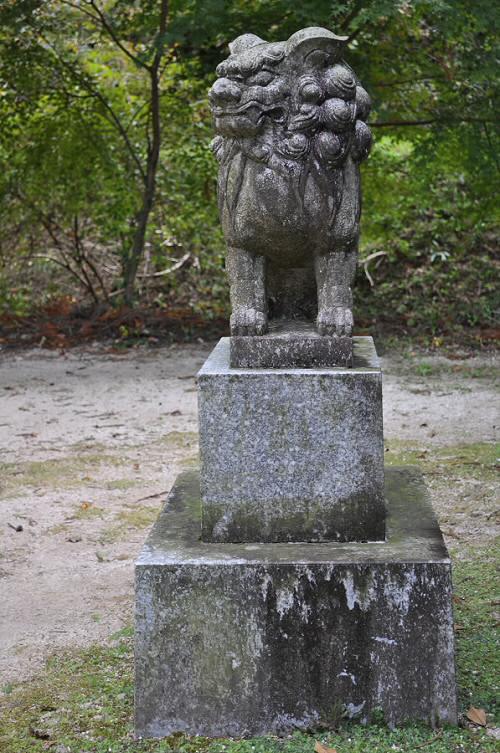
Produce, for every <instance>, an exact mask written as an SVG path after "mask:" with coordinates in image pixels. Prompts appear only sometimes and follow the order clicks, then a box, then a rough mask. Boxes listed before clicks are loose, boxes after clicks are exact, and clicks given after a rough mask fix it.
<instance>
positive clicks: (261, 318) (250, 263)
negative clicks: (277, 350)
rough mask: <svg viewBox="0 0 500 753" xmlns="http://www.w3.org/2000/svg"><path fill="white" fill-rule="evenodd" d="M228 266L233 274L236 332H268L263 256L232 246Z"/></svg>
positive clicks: (232, 296) (231, 321) (234, 329)
mask: <svg viewBox="0 0 500 753" xmlns="http://www.w3.org/2000/svg"><path fill="white" fill-rule="evenodd" d="M226 268H227V272H228V277H229V285H230V296H231V308H232V314H231V319H230V326H231V334H232V335H263V334H265V333H266V332H267V296H266V267H265V259H264V257H263V256H257V255H256V254H252V253H249V252H248V251H245V250H244V249H242V248H235V247H234V246H230V247H229V248H228V250H227V259H226Z"/></svg>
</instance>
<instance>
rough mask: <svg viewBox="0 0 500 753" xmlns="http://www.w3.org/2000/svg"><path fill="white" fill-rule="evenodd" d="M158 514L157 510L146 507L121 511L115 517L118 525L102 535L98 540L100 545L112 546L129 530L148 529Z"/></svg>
mask: <svg viewBox="0 0 500 753" xmlns="http://www.w3.org/2000/svg"><path fill="white" fill-rule="evenodd" d="M158 512H159V510H158V508H156V507H147V506H146V505H144V506H142V507H135V508H134V509H132V510H122V511H121V512H119V513H118V514H117V515H116V516H115V519H116V520H119V521H120V523H119V524H118V525H115V526H112V527H111V528H109V529H108V530H107V531H106V532H105V533H103V535H102V536H101V537H100V539H99V540H100V543H101V544H113V543H115V542H116V541H119V540H120V539H122V538H124V537H125V536H126V535H127V531H128V530H129V529H130V528H148V526H150V525H151V524H152V523H154V521H155V520H156V518H157V517H158Z"/></svg>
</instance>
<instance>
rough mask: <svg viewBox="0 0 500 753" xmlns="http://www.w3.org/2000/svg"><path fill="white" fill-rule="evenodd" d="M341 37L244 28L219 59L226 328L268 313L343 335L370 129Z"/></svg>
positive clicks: (215, 102)
mask: <svg viewBox="0 0 500 753" xmlns="http://www.w3.org/2000/svg"><path fill="white" fill-rule="evenodd" d="M346 43H347V38H346V37H338V36H336V35H335V34H332V33H331V32H330V31H328V30H327V29H321V28H308V29H303V30H302V31H299V32H297V33H296V34H293V35H292V36H291V37H290V39H288V41H286V42H273V43H269V42H265V41H264V40H262V39H260V37H257V36H255V35H254V34H244V35H242V36H240V37H238V38H237V39H236V40H235V41H234V42H233V43H232V44H230V45H229V48H230V52H231V54H230V55H229V57H228V58H227V59H226V60H224V61H223V62H222V63H220V65H219V66H218V67H217V74H218V76H219V78H218V79H217V81H216V82H215V83H214V85H213V86H212V88H211V90H210V95H209V96H210V104H211V108H212V112H213V115H214V120H215V129H216V131H217V134H218V135H217V136H216V138H215V139H214V141H213V142H212V147H213V150H214V153H215V155H216V157H217V159H218V160H219V163H220V169H219V184H218V189H219V190H218V193H219V211H220V217H221V222H222V226H223V230H224V235H225V238H226V242H227V247H228V252H227V271H228V274H229V282H230V288H231V305H232V315H231V334H232V335H260V334H264V333H265V332H266V331H267V328H268V318H269V317H273V318H274V317H275V318H292V319H293V318H295V319H296V318H305V319H313V318H316V322H317V328H318V331H319V333H320V334H322V335H335V334H337V335H350V334H351V330H352V324H353V318H352V293H351V284H352V281H353V278H354V273H355V269H356V260H357V244H358V235H359V218H360V211H361V205H360V179H359V163H360V162H361V160H363V159H364V158H365V157H366V156H367V155H368V152H369V150H370V145H371V134H370V129H369V128H368V126H367V125H366V123H365V120H366V119H367V117H368V113H369V110H370V98H369V96H368V94H367V93H366V91H365V90H364V89H363V88H362V87H361V86H360V85H359V82H358V80H357V78H356V75H355V74H354V72H353V71H352V69H351V68H350V67H349V66H348V65H347V64H346V63H344V62H343V61H341V60H340V57H341V54H342V50H343V49H344V47H345V45H346Z"/></svg>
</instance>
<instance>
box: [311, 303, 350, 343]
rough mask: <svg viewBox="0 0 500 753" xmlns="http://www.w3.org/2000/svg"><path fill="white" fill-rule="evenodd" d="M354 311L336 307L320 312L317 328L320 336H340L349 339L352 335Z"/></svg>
mask: <svg viewBox="0 0 500 753" xmlns="http://www.w3.org/2000/svg"><path fill="white" fill-rule="evenodd" d="M352 327H353V318H352V311H351V309H349V308H346V307H344V306H336V307H335V308H331V309H324V310H323V311H320V312H319V314H318V319H317V328H318V332H319V334H320V335H330V336H331V335H338V336H339V337H340V336H347V337H349V336H350V335H351V333H352Z"/></svg>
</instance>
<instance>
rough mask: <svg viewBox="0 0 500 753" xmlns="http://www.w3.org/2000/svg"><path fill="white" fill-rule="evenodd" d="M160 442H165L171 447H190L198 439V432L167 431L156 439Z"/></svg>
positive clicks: (179, 448) (178, 448)
mask: <svg viewBox="0 0 500 753" xmlns="http://www.w3.org/2000/svg"><path fill="white" fill-rule="evenodd" d="M158 441H159V442H161V444H166V445H168V446H169V447H171V448H172V449H175V450H181V449H184V448H186V447H191V446H192V445H193V444H194V443H195V442H197V441H198V434H197V433H196V432H195V431H169V432H168V434H164V435H163V436H162V437H160V439H159V440H158Z"/></svg>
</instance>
